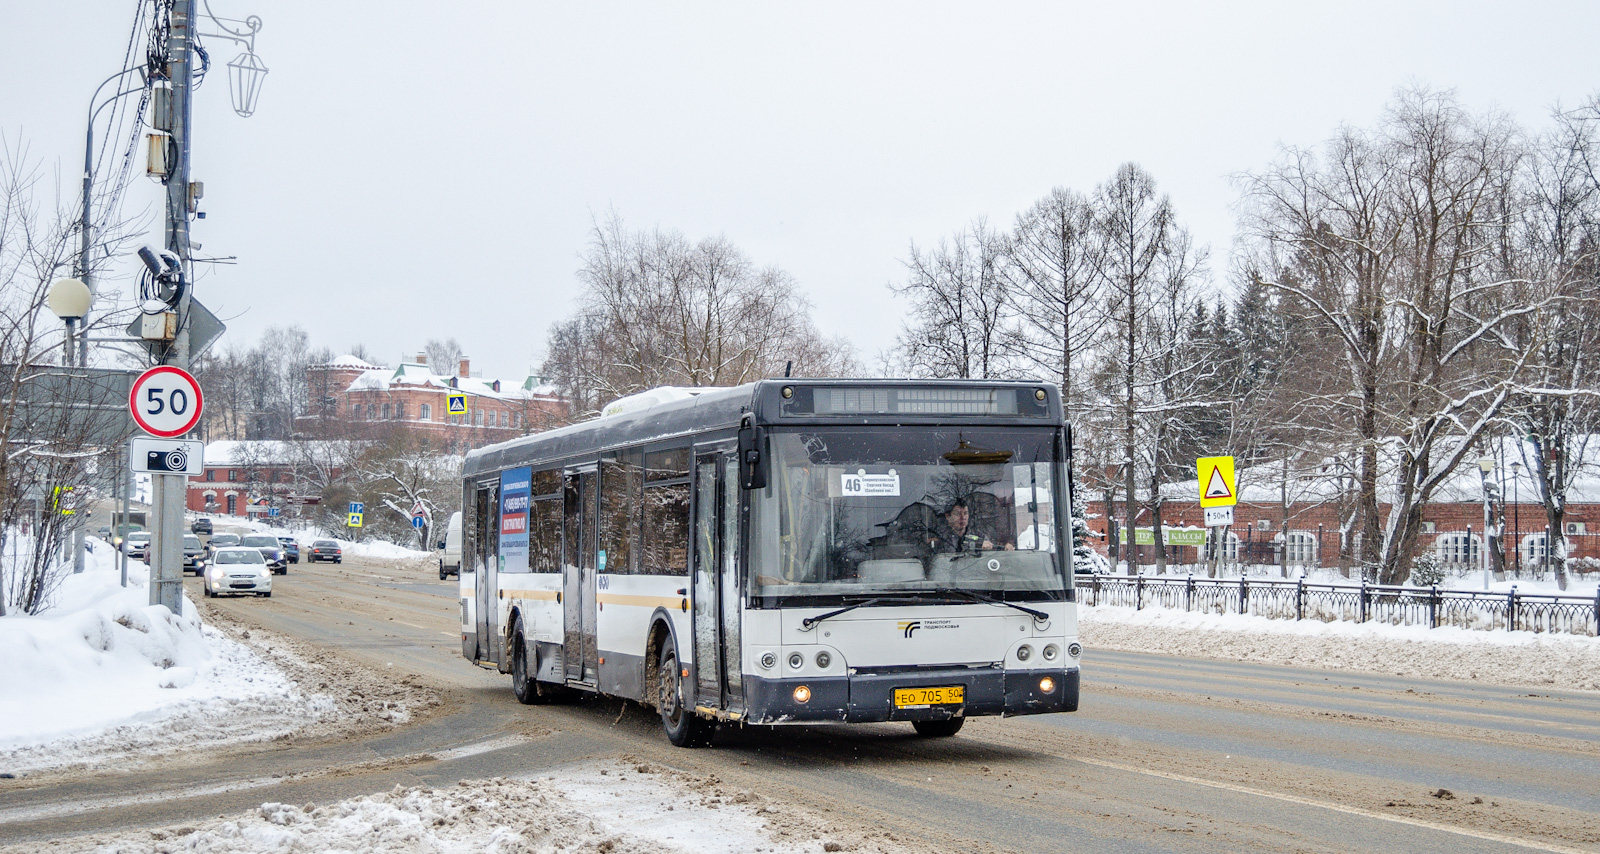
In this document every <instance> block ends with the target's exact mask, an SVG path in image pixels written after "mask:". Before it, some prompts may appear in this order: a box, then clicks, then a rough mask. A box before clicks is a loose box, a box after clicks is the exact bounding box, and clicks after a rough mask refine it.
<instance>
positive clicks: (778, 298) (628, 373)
mask: <svg viewBox="0 0 1600 854" xmlns="http://www.w3.org/2000/svg"><path fill="white" fill-rule="evenodd" d="M578 278H579V280H580V281H581V282H582V283H583V285H584V290H583V292H582V294H581V295H580V297H579V300H578V303H579V308H578V311H577V313H576V314H575V315H574V316H572V317H569V318H567V319H565V320H561V321H558V322H557V323H555V324H554V325H553V326H552V327H551V330H550V344H549V349H548V353H549V355H548V356H547V358H546V361H545V363H544V366H543V367H542V369H541V370H542V373H544V374H545V375H547V376H550V377H552V378H553V379H554V381H555V383H556V384H557V385H558V386H559V387H560V388H561V389H562V392H563V394H564V395H565V396H567V398H568V399H569V400H570V401H571V402H572V404H573V414H574V415H575V416H578V415H583V414H588V413H592V412H595V411H597V410H598V409H599V408H600V407H601V406H603V405H604V404H605V403H606V402H608V401H610V400H614V399H616V398H618V397H622V396H624V395H628V394H632V393H635V392H638V391H642V390H644V389H648V388H654V387H657V386H664V385H684V386H726V385H738V384H740V383H745V382H750V381H752V380H756V379H759V378H761V377H768V376H781V375H782V374H783V373H784V371H785V369H786V367H790V369H791V370H792V372H793V374H794V375H795V376H828V375H834V374H835V373H837V372H842V371H845V370H850V369H854V368H856V365H855V360H854V357H853V354H851V353H850V352H849V351H848V350H847V349H845V348H844V347H843V346H842V342H840V341H838V340H837V339H835V340H833V341H827V340H824V339H823V338H822V337H821V336H820V335H819V334H818V333H817V331H816V328H815V326H814V325H813V324H812V322H811V315H810V304H809V303H808V302H807V301H806V299H805V298H804V297H803V296H802V295H801V293H800V290H799V287H798V285H797V284H796V283H795V281H794V278H793V277H792V276H790V275H789V274H788V273H786V272H784V271H783V270H780V269H778V268H776V267H758V266H757V265H756V264H755V263H754V262H753V261H751V260H750V259H749V258H748V257H746V256H745V255H744V253H743V252H741V251H740V250H739V249H738V248H737V247H735V246H734V245H733V244H731V243H730V242H728V241H727V240H726V239H724V238H720V237H719V238H709V239H706V240H702V241H700V242H699V243H693V244H691V243H690V242H689V241H688V240H687V239H686V238H685V237H684V236H683V235H682V234H680V233H678V232H675V231H663V230H660V229H657V230H655V231H651V232H635V231H630V230H628V229H627V228H626V227H625V226H624V224H623V222H622V220H621V218H620V217H618V216H615V215H613V216H611V217H610V218H609V219H607V220H606V221H605V222H604V223H599V222H597V223H596V224H595V226H594V229H593V231H592V232H591V238H590V244H589V249H588V251H587V252H586V253H585V255H584V258H583V266H582V268H581V269H580V270H579V271H578Z"/></svg>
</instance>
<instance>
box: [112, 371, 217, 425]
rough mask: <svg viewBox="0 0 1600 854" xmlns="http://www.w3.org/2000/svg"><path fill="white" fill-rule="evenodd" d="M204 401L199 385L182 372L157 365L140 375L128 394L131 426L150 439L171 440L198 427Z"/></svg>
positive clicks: (186, 373)
mask: <svg viewBox="0 0 1600 854" xmlns="http://www.w3.org/2000/svg"><path fill="white" fill-rule="evenodd" d="M204 403H205V399H204V398H203V397H202V396H201V394H200V384H199V383H198V382H196V381H195V378H194V377H193V376H191V375H190V374H189V372H188V371H185V370H183V369H181V368H175V367H172V366H171V365H159V366H157V367H154V368H151V369H150V370H148V371H145V372H144V373H142V374H140V375H139V378H138V379H136V380H134V382H133V388H132V389H130V390H129V393H128V409H129V411H130V412H132V413H133V420H134V423H136V424H138V425H139V427H140V428H141V429H143V430H144V431H145V432H146V433H149V434H150V435H152V436H159V437H161V438H164V439H171V438H174V437H177V436H182V435H183V434H185V433H187V432H189V431H190V430H193V429H194V427H195V425H196V424H199V423H200V413H201V412H202V411H203V409H204Z"/></svg>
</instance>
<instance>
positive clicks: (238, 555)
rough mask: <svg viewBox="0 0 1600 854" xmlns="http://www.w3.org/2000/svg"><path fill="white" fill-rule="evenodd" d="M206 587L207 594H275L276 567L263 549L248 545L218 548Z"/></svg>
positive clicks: (209, 570)
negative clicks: (273, 578)
mask: <svg viewBox="0 0 1600 854" xmlns="http://www.w3.org/2000/svg"><path fill="white" fill-rule="evenodd" d="M203 578H204V584H203V585H202V589H203V590H204V591H205V594H206V595H207V596H221V595H224V594H231V593H254V594H256V595H257V596H268V597H270V596H271V595H272V567H271V566H269V565H268V564H267V559H266V558H265V557H262V555H261V550H260V549H256V548H248V547H245V546H229V547H228V548H223V549H217V550H216V551H215V552H214V553H213V554H212V556H211V565H210V566H208V567H206V572H205V575H204V576H203Z"/></svg>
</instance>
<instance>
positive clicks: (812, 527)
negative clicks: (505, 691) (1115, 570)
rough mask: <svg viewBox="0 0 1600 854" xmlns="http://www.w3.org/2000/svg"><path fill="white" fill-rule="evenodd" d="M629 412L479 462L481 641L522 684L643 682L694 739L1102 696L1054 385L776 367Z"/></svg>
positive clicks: (573, 686) (923, 724)
mask: <svg viewBox="0 0 1600 854" xmlns="http://www.w3.org/2000/svg"><path fill="white" fill-rule="evenodd" d="M615 408H617V409H621V410H622V411H620V412H619V413H618V414H611V415H606V416H602V417H600V418H596V419H594V420H591V421H587V422H584V423H581V424H576V425H573V426H570V427H564V428H561V429H558V430H553V431H550V432H547V433H541V434H538V435H535V436H529V437H526V438H522V439H516V440H513V441H510V442H505V443H502V444H499V445H493V446H490V447H487V448H481V449H479V450H476V451H473V452H472V453H470V454H468V455H467V459H466V464H465V495H464V498H465V503H464V504H463V507H465V517H464V539H465V544H464V547H463V554H462V565H461V613H462V626H461V640H462V647H461V649H462V654H463V655H465V656H466V657H467V658H468V659H469V660H472V661H474V662H477V663H479V664H481V665H484V666H491V667H495V668H497V669H499V670H500V671H501V672H505V673H510V674H511V678H512V687H513V690H514V691H515V693H516V696H517V698H518V699H519V700H521V701H522V702H524V703H538V702H544V701H548V700H550V699H552V698H554V697H557V696H560V695H562V694H565V693H568V692H572V691H589V692H597V693H602V694H608V695H613V696H618V697H625V698H629V699H632V700H636V701H639V702H641V703H644V704H646V705H652V706H655V707H656V708H657V709H658V710H659V712H660V714H661V719H662V724H663V726H664V728H665V729H666V732H667V736H668V738H669V739H670V740H671V741H672V743H673V744H677V745H680V746H698V745H703V744H706V743H709V741H710V739H711V736H712V734H713V732H714V731H715V728H716V726H717V725H718V723H719V722H720V723H723V724H729V723H732V724H738V723H751V724H794V723H816V722H830V721H831V722H864V721H908V722H910V723H911V724H912V725H913V726H914V727H915V728H916V730H917V732H919V733H921V734H923V735H928V736H945V735H953V734H955V732H956V731H957V730H959V729H960V728H961V724H962V722H963V721H965V719H966V718H967V717H970V716H973V715H1020V714H1036V713H1043V712H1065V711H1075V710H1076V709H1077V706H1078V660H1079V652H1080V648H1079V645H1078V643H1077V611H1076V605H1075V603H1074V602H1075V600H1074V595H1073V592H1074V591H1073V588H1072V572H1071V566H1070V561H1069V560H1068V559H1067V557H1068V555H1067V554H1063V553H1062V550H1061V549H1058V548H1057V547H1056V544H1058V543H1070V542H1071V540H1070V539H1068V537H1067V530H1066V528H1065V526H1066V524H1067V522H1068V517H1069V515H1070V514H1069V513H1067V512H1066V509H1067V508H1068V507H1070V506H1071V505H1070V503H1069V498H1070V496H1069V489H1070V484H1069V478H1068V471H1069V466H1068V461H1069V460H1068V457H1069V454H1070V447H1071V441H1070V433H1069V432H1068V430H1067V427H1066V425H1065V424H1064V423H1063V420H1062V417H1061V402H1060V398H1059V396H1058V393H1057V390H1056V388H1055V387H1054V386H1051V385H1048V384H1041V383H1021V382H1005V383H1001V382H972V381H943V382H934V381H910V380H788V379H785V380H764V381H761V382H757V383H753V384H750V385H745V386H740V387H738V388H730V389H706V390H699V391H695V390H680V391H679V393H677V394H675V395H674V394H670V393H666V392H660V393H647V394H646V395H641V396H640V397H639V398H638V400H636V401H633V403H632V405H631V406H629V405H624V406H621V407H615ZM1068 552H1069V553H1070V550H1068Z"/></svg>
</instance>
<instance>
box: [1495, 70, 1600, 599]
mask: <svg viewBox="0 0 1600 854" xmlns="http://www.w3.org/2000/svg"><path fill="white" fill-rule="evenodd" d="M1597 125H1600V99H1596V100H1595V101H1594V102H1592V103H1591V105H1589V106H1587V107H1586V108H1584V109H1580V110H1576V111H1572V112H1561V111H1557V113H1556V126H1555V127H1554V128H1553V129H1552V130H1550V131H1549V132H1547V133H1546V134H1544V135H1542V136H1541V137H1540V138H1539V139H1538V140H1536V141H1535V143H1534V145H1533V146H1532V151H1531V156H1530V157H1529V166H1528V169H1527V170H1526V181H1525V185H1526V188H1525V190H1523V191H1522V193H1521V195H1520V198H1519V200H1518V201H1519V204H1518V212H1519V213H1520V216H1518V217H1517V220H1516V227H1515V229H1512V230H1508V233H1507V240H1506V243H1505V244H1504V249H1503V255H1504V258H1505V268H1506V270H1507V272H1508V275H1509V277H1511V278H1512V279H1513V280H1514V281H1515V283H1516V284H1515V291H1516V292H1517V293H1518V295H1519V297H1520V298H1521V299H1522V300H1524V301H1530V300H1536V299H1539V298H1540V297H1541V296H1553V297H1555V298H1557V299H1559V300H1560V309H1559V310H1556V311H1545V312H1540V313H1538V314H1535V315H1524V316H1519V317H1517V318H1514V319H1513V321H1512V322H1511V324H1510V326H1511V330H1510V331H1509V333H1508V334H1509V335H1511V336H1513V337H1514V338H1515V339H1516V341H1517V344H1518V346H1519V347H1522V348H1528V349H1532V350H1533V351H1534V353H1535V357H1534V359H1533V360H1532V363H1531V365H1530V370H1529V376H1528V383H1527V386H1528V387H1527V389H1526V390H1524V391H1522V392H1521V393H1519V394H1518V395H1517V396H1516V397H1515V398H1514V399H1513V402H1512V404H1511V406H1509V407H1508V410H1509V412H1508V414H1509V420H1510V422H1511V424H1512V428H1513V431H1514V435H1515V436H1516V437H1518V438H1519V439H1521V438H1522V437H1526V441H1525V442H1523V441H1518V442H1517V447H1518V448H1519V449H1520V451H1519V456H1520V457H1521V461H1522V462H1523V463H1524V464H1525V465H1527V467H1528V471H1529V473H1530V474H1531V475H1532V477H1533V480H1534V483H1535V485H1536V487H1537V491H1538V497H1539V500H1540V503H1541V504H1543V505H1544V511H1545V520H1546V524H1547V525H1548V530H1549V535H1548V538H1547V539H1546V541H1545V550H1546V554H1547V555H1548V556H1549V558H1550V561H1551V563H1552V565H1553V566H1554V567H1555V572H1556V581H1557V584H1558V586H1559V587H1560V588H1561V589H1563V590H1565V589H1566V587H1567V571H1566V563H1567V555H1568V548H1567V536H1566V514H1567V493H1568V491H1569V490H1570V489H1571V488H1572V486H1573V484H1574V482H1575V481H1576V480H1577V478H1578V477H1579V476H1580V474H1581V473H1582V468H1583V461H1584V460H1585V459H1586V457H1587V450H1588V447H1589V445H1590V443H1591V442H1592V441H1593V438H1594V433H1595V431H1596V429H1597V428H1600V399H1597V397H1596V393H1595V392H1596V390H1597V389H1600V177H1597V175H1596V172H1595V164H1594V162H1593V157H1594V155H1595V142H1596V138H1597V135H1600V127H1597ZM1530 450H1531V453H1529V451H1530ZM1512 545H1513V546H1514V547H1517V548H1520V547H1521V544H1520V543H1513V544H1512Z"/></svg>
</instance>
